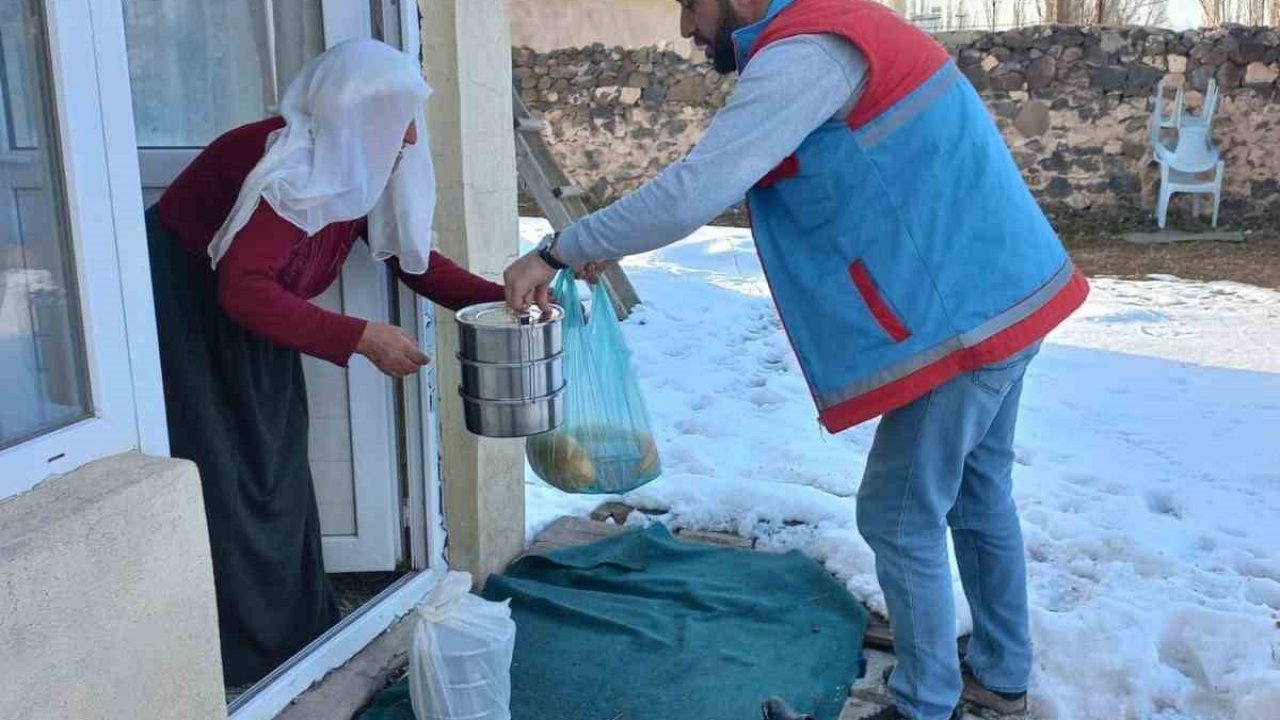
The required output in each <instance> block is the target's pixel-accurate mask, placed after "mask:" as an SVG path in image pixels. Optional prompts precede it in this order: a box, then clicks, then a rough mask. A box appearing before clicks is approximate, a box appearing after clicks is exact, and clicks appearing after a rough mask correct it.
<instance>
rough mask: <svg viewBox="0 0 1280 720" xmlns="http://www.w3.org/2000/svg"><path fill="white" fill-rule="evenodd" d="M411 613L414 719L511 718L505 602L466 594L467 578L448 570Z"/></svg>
mask: <svg viewBox="0 0 1280 720" xmlns="http://www.w3.org/2000/svg"><path fill="white" fill-rule="evenodd" d="M414 614H415V618H414V620H415V623H416V624H415V626H414V629H413V640H412V643H411V645H410V648H409V699H410V701H411V704H412V706H413V714H414V716H415V717H416V718H417V720H511V710H510V707H511V655H512V652H513V651H514V649H515V638H516V624H515V621H513V620H512V619H511V608H510V606H509V602H508V601H503V602H492V601H489V600H485V599H484V598H481V597H478V596H476V595H473V594H471V575H470V574H469V573H465V572H455V571H450V572H449V573H448V574H447V575H446V576H445V577H444V579H443V580H441V582H440V584H439V585H438V586H436V588H435V590H433V591H432V593H431V595H430V596H428V597H427V599H426V600H423V601H422V602H421V603H419V604H418V606H417V607H416V608H414Z"/></svg>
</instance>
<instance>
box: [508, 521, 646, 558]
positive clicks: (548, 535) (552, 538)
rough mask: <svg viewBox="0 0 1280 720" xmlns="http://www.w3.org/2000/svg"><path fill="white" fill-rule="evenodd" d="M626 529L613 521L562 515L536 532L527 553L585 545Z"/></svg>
mask: <svg viewBox="0 0 1280 720" xmlns="http://www.w3.org/2000/svg"><path fill="white" fill-rule="evenodd" d="M626 531H627V529H626V528H624V527H622V526H621V525H615V524H613V523H606V522H598V521H595V520H588V519H586V518H579V517H562V518H559V519H558V520H556V521H555V522H553V523H551V524H550V525H549V526H547V529H545V530H543V531H542V532H540V533H538V536H537V537H536V538H535V539H534V541H533V545H532V547H530V548H529V552H528V553H527V554H529V555H542V554H546V553H548V552H551V551H553V550H560V549H562V548H567V547H574V546H577V545H587V544H590V543H593V542H597V541H599V540H604V539H605V538H611V537H613V536H615V535H619V534H621V533H624V532H626Z"/></svg>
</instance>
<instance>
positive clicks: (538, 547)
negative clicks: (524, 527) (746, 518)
mask: <svg viewBox="0 0 1280 720" xmlns="http://www.w3.org/2000/svg"><path fill="white" fill-rule="evenodd" d="M615 504H616V503H615ZM622 507H626V506H625V505H624V506H622ZM597 512H599V511H597ZM624 532H628V528H626V527H623V526H622V525H620V524H617V523H612V522H603V521H600V520H589V519H587V518H580V517H562V518H559V519H557V520H556V521H555V522H553V523H551V524H550V525H548V526H547V528H546V529H545V530H543V531H542V532H540V533H538V536H537V537H536V538H534V541H533V545H532V546H531V547H530V548H529V552H528V553H527V554H530V555H539V554H544V553H548V552H551V551H552V550H559V549H561V548H566V547H574V546H577V545H586V544H588V543H593V542H596V541H599V540H604V539H605V538H611V537H614V536H615V535H619V534H621V533H624ZM675 537H676V539H677V540H681V541H683V542H691V543H699V544H703V545H715V546H718V547H729V548H736V549H739V550H751V549H752V545H753V543H752V542H751V541H750V540H748V539H746V538H743V537H738V536H737V535H732V534H730V533H716V532H696V531H691V530H678V531H676V533H675Z"/></svg>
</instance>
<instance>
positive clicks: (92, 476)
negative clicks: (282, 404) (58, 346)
mask: <svg viewBox="0 0 1280 720" xmlns="http://www.w3.org/2000/svg"><path fill="white" fill-rule="evenodd" d="M208 538H209V536H208V530H207V527H206V523H205V514H204V502H203V500H202V498H201V494H200V478H199V475H198V474H197V472H196V468H195V465H193V464H191V463H189V462H186V461H182V460H170V459H155V458H148V457H144V456H142V455H138V454H126V455H120V456H117V457H114V458H108V459H106V460H101V461H99V462H95V463H91V464H89V465H86V466H84V467H83V468H80V469H79V470H77V471H76V472H73V473H70V474H67V475H63V476H61V477H55V478H52V479H50V480H47V481H45V482H43V483H41V484H39V485H37V486H36V487H35V488H34V489H32V490H31V491H29V492H27V493H23V494H21V495H18V496H16V497H13V498H9V499H7V500H4V501H0V718H6V720H7V719H8V718H15V719H17V718H21V719H22V720H71V719H74V720H119V719H121V718H133V719H139V718H182V719H183V720H225V718H226V716H227V712H226V705H225V697H224V695H223V689H222V661H221V653H220V651H219V648H218V617H217V608H216V605H215V602H214V594H213V566H212V564H211V560H210V557H209V539H208Z"/></svg>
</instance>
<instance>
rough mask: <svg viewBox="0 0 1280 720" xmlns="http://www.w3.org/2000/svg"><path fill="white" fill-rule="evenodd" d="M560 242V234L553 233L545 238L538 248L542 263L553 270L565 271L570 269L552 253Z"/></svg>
mask: <svg viewBox="0 0 1280 720" xmlns="http://www.w3.org/2000/svg"><path fill="white" fill-rule="evenodd" d="M559 240H560V233H558V232H553V233H551V234H550V235H547V236H545V237H543V238H542V242H540V243H538V247H537V251H538V257H540V258H542V262H544V263H546V264H547V265H549V266H550V267H551V269H552V270H565V269H567V268H568V267H569V266H568V265H565V264H564V263H562V262H560V261H559V260H557V259H556V256H555V255H553V254H552V253H551V251H552V249H554V248H555V246H556V243H557V242H558V241H559Z"/></svg>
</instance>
